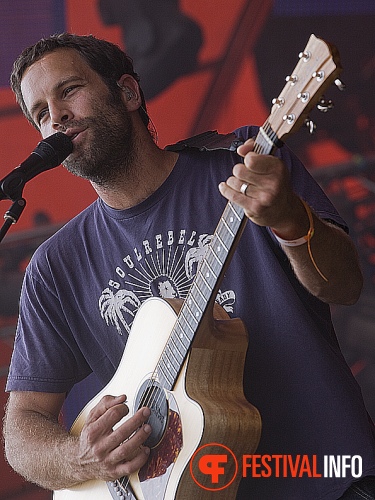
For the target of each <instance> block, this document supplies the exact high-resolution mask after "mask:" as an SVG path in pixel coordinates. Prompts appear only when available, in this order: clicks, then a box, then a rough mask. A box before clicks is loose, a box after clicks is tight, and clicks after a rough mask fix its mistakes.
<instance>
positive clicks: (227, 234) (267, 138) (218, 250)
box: [155, 122, 278, 390]
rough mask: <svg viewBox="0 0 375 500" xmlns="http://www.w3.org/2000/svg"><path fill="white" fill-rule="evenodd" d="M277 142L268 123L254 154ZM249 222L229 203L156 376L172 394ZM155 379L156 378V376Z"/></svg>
mask: <svg viewBox="0 0 375 500" xmlns="http://www.w3.org/2000/svg"><path fill="white" fill-rule="evenodd" d="M277 143H278V139H277V137H276V134H275V133H274V132H273V131H272V129H271V127H270V126H269V124H268V122H266V123H265V124H264V125H263V127H261V128H260V129H259V132H258V135H257V137H256V139H255V147H254V151H255V152H257V153H258V154H270V153H271V152H273V151H274V150H275V148H276V147H277ZM246 221H247V218H246V216H245V213H244V210H243V208H242V207H240V206H239V205H237V204H235V203H232V202H228V203H227V205H226V207H225V209H224V212H223V214H222V216H221V218H220V221H219V223H218V225H217V227H216V230H215V232H214V234H213V237H212V240H211V242H210V244H209V245H208V247H207V251H206V254H205V256H204V258H203V259H202V261H201V262H200V265H199V266H198V269H197V273H196V276H195V279H194V281H193V284H192V286H191V288H190V290H189V293H188V295H187V297H186V299H185V301H184V303H183V305H182V307H181V310H180V313H179V315H178V317H177V321H176V324H175V326H174V328H173V330H172V332H171V336H170V339H169V341H168V342H167V344H166V346H165V349H164V351H163V354H162V355H161V357H160V360H159V363H158V366H157V369H156V372H157V378H158V379H159V382H160V383H161V384H162V385H163V386H164V387H165V388H167V389H169V390H171V389H172V388H173V386H174V384H175V382H176V380H177V377H178V375H179V373H180V369H181V367H182V364H183V362H184V360H185V358H186V356H187V353H188V351H189V349H190V347H191V344H192V342H193V340H194V336H195V334H196V332H197V330H198V328H199V325H200V324H201V322H202V319H203V317H204V315H205V313H206V312H207V311H211V306H212V305H213V303H214V301H215V297H216V295H217V292H218V289H219V286H220V283H221V279H222V277H223V275H224V272H225V270H226V268H227V266H228V264H229V262H230V260H231V257H232V254H233V252H234V250H235V248H236V246H237V243H238V241H239V239H240V237H241V234H242V231H243V229H244V227H245V224H246ZM155 375H156V374H155Z"/></svg>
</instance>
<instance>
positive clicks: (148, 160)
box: [92, 144, 178, 210]
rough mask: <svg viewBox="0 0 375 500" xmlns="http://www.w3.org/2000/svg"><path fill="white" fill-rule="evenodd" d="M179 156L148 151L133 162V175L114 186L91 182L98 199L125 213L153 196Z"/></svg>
mask: <svg viewBox="0 0 375 500" xmlns="http://www.w3.org/2000/svg"><path fill="white" fill-rule="evenodd" d="M177 158H178V154H177V153H174V152H172V151H165V150H161V149H159V148H158V147H157V146H155V144H154V147H153V148H148V149H147V148H146V151H142V154H140V155H139V158H137V160H136V161H134V163H133V166H134V168H133V173H130V174H127V175H124V177H122V178H120V179H117V180H116V181H114V182H113V183H112V185H111V186H106V187H104V186H98V185H96V184H94V183H92V186H93V188H94V189H95V191H96V192H97V193H98V195H99V197H100V198H101V199H102V200H103V201H104V202H105V203H106V204H107V205H109V206H110V207H112V208H115V209H117V210H124V209H127V208H131V207H134V206H136V205H138V204H139V203H141V202H142V201H144V200H145V199H147V198H148V197H149V196H150V195H151V194H153V193H154V192H155V191H156V190H157V189H158V188H159V187H160V186H161V185H162V184H163V182H164V181H165V180H166V179H167V177H168V176H169V174H170V173H171V172H172V170H173V167H174V166H175V164H176V161H177Z"/></svg>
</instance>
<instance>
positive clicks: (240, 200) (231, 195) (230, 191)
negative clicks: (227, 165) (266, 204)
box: [219, 182, 251, 206]
mask: <svg viewBox="0 0 375 500" xmlns="http://www.w3.org/2000/svg"><path fill="white" fill-rule="evenodd" d="M249 189H250V188H249V187H248V188H247V190H246V195H245V194H244V193H241V191H240V186H238V187H237V188H233V187H231V186H229V185H228V183H227V182H221V183H220V184H219V191H220V193H221V194H222V195H223V196H224V198H226V199H227V200H228V201H231V202H232V203H236V204H238V205H241V206H243V205H244V201H245V199H246V198H251V196H250V192H249Z"/></svg>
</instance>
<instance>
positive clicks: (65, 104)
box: [21, 49, 133, 185]
mask: <svg viewBox="0 0 375 500" xmlns="http://www.w3.org/2000/svg"><path fill="white" fill-rule="evenodd" d="M21 90H22V95H23V98H24V101H25V104H26V106H27V109H28V110H29V113H30V115H31V117H32V118H33V120H34V121H35V123H36V124H37V126H38V127H39V128H40V131H41V134H42V136H43V137H48V136H49V135H51V134H54V133H56V132H64V133H66V134H67V135H68V136H70V137H71V138H72V141H73V145H74V149H73V153H72V154H71V155H70V156H68V158H67V159H66V160H65V162H64V166H65V167H66V168H67V169H68V170H69V171H71V172H72V173H73V174H75V175H79V176H81V177H84V178H86V179H89V180H91V181H93V182H95V183H97V184H98V185H110V183H111V182H112V181H114V180H116V178H118V176H119V175H122V174H123V173H124V171H129V168H131V158H132V151H133V150H132V147H133V146H132V144H133V140H132V139H133V128H132V122H131V120H130V117H129V114H128V112H127V110H126V107H125V105H124V103H123V101H122V97H121V95H120V94H116V95H113V94H111V93H110V91H109V89H108V87H107V86H106V84H105V83H104V81H103V80H102V79H101V77H100V76H99V75H98V74H97V73H96V72H95V71H93V70H92V69H91V68H90V66H88V64H87V63H86V62H85V61H84V59H83V58H82V57H81V56H80V55H79V53H78V52H76V51H75V50H72V49H58V50H56V51H54V52H51V53H48V54H46V55H45V56H44V57H43V58H42V59H40V60H38V61H37V62H35V63H34V64H33V65H32V66H30V67H29V68H28V69H27V70H26V72H25V74H24V76H23V78H22V82H21Z"/></svg>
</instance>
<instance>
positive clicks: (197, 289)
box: [191, 284, 208, 303]
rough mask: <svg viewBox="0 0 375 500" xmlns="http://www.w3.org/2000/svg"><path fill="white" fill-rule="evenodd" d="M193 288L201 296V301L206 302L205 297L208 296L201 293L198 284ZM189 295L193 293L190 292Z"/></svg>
mask: <svg viewBox="0 0 375 500" xmlns="http://www.w3.org/2000/svg"><path fill="white" fill-rule="evenodd" d="M194 290H196V291H197V292H198V294H199V295H200V296H201V298H202V300H203V303H205V302H207V299H208V297H205V296H204V295H203V292H202V290H201V289H200V287H199V286H198V284H197V285H196V286H195V288H194ZM191 295H192V296H193V293H191Z"/></svg>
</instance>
